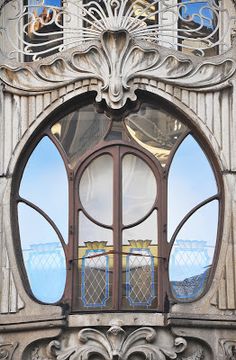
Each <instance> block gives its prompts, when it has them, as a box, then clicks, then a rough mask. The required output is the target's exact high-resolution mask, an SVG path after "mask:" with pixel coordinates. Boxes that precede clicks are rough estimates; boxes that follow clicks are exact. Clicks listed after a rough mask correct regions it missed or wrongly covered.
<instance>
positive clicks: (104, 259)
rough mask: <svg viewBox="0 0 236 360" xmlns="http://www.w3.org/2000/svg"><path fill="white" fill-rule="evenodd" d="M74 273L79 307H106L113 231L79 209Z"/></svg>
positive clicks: (110, 286)
mask: <svg viewBox="0 0 236 360" xmlns="http://www.w3.org/2000/svg"><path fill="white" fill-rule="evenodd" d="M78 244H79V246H78V273H79V280H80V282H81V286H80V289H78V290H79V297H80V303H81V306H82V307H85V308H94V309H97V308H99V307H101V308H104V307H106V308H107V307H108V308H109V307H110V306H111V297H112V273H113V255H112V254H109V252H112V250H113V232H112V230H109V229H105V228H103V227H101V226H98V225H96V224H94V223H93V222H92V221H90V220H89V219H88V218H87V217H86V216H85V215H84V214H83V213H82V211H80V212H79V238H78Z"/></svg>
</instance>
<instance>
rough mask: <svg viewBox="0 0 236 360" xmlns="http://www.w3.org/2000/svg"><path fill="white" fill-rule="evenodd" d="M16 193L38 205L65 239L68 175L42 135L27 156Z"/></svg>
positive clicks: (66, 230) (61, 161)
mask: <svg viewBox="0 0 236 360" xmlns="http://www.w3.org/2000/svg"><path fill="white" fill-rule="evenodd" d="M20 196H21V197H23V198H25V199H26V200H29V201H30V202H32V203H34V204H35V205H37V206H38V207H39V208H41V209H42V210H43V211H44V212H45V213H46V214H47V215H48V216H49V217H50V218H51V219H52V220H53V221H54V222H55V224H56V226H57V227H58V228H59V230H60V232H61V233H62V236H63V238H64V240H65V242H67V239H68V179H67V173H66V170H65V165H64V162H63V160H62V158H61V155H60V153H59V152H58V150H57V148H56V147H55V146H54V144H53V143H52V142H51V141H50V140H49V138H48V137H44V138H43V139H42V140H41V141H40V142H39V144H38V145H37V146H36V148H35V149H34V151H33V153H32V155H31V156H30V158H29V160H28V162H27V164H26V167H25V170H24V173H23V177H22V180H21V184H20Z"/></svg>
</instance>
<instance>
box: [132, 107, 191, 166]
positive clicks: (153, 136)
mask: <svg viewBox="0 0 236 360" xmlns="http://www.w3.org/2000/svg"><path fill="white" fill-rule="evenodd" d="M125 124H126V126H127V129H128V131H129V133H130V135H131V136H132V138H133V139H134V140H135V141H137V143H138V144H139V145H141V146H142V147H144V149H146V150H148V151H149V152H150V153H151V154H153V155H154V156H155V157H156V158H157V159H158V160H159V161H160V163H161V165H162V166H165V165H166V163H167V161H168V157H169V154H170V152H171V149H172V148H173V146H174V145H175V143H176V142H177V141H178V139H179V137H180V136H181V135H182V134H183V133H184V132H185V131H186V130H187V128H186V126H185V125H183V124H182V123H181V122H180V121H178V120H176V118H175V117H173V116H172V115H171V114H169V113H167V112H166V111H164V110H161V109H158V110H157V109H155V108H152V107H151V106H148V105H146V104H143V105H142V106H141V109H140V111H139V112H138V113H136V114H130V115H129V116H128V117H127V118H126V120H125Z"/></svg>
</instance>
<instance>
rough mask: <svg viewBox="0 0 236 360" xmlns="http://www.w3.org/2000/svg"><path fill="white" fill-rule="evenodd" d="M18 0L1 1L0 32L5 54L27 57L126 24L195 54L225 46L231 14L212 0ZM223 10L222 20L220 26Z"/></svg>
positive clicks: (137, 34) (138, 35) (136, 34)
mask: <svg viewBox="0 0 236 360" xmlns="http://www.w3.org/2000/svg"><path fill="white" fill-rule="evenodd" d="M23 3H24V2H23V1H22V0H5V1H3V5H2V6H1V7H0V33H1V35H2V40H3V43H7V44H9V45H10V46H7V48H6V53H5V56H7V57H8V58H11V59H17V60H22V59H23V60H27V61H32V60H33V61H34V60H37V59H40V58H42V57H45V56H48V55H52V54H54V53H55V52H58V51H59V52H60V51H62V50H64V49H68V48H72V47H76V46H78V45H79V44H82V43H86V42H90V41H96V40H98V39H99V38H100V37H101V34H102V33H104V32H105V31H107V30H108V31H117V30H126V31H127V32H129V34H130V35H131V37H132V38H133V39H136V40H142V41H143V40H144V41H148V42H150V43H156V44H158V45H161V46H165V47H167V48H172V49H175V50H177V49H186V50H188V51H191V52H193V53H195V54H196V55H204V54H205V53H206V54H207V55H212V54H213V53H214V52H213V53H212V52H209V49H216V48H217V47H218V46H219V47H220V49H221V51H224V50H227V45H226V43H225V41H224V39H225V37H226V35H227V34H228V31H229V28H230V24H231V21H233V20H234V18H233V17H232V16H231V15H230V14H229V13H228V11H227V9H225V8H223V7H222V6H221V5H220V2H218V1H215V0H183V1H176V0H167V1H166V0H150V1H148V0H96V1H95V0H88V1H83V0H54V1H48V0H28V2H27V4H26V5H23ZM52 3H53V5H51V4H52ZM49 4H50V5H49ZM222 14H223V16H224V24H225V25H226V24H227V26H226V27H225V29H224V31H219V24H220V17H221V16H222ZM9 49H10V50H9ZM8 50H9V51H8ZM3 52H4V51H3Z"/></svg>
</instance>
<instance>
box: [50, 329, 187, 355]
mask: <svg viewBox="0 0 236 360" xmlns="http://www.w3.org/2000/svg"><path fill="white" fill-rule="evenodd" d="M78 340H79V344H78V346H74V347H71V348H69V349H63V350H62V349H60V345H59V343H58V342H52V343H50V344H49V347H48V349H49V356H50V354H51V356H54V357H56V359H57V360H77V359H80V360H88V359H89V358H90V357H91V356H94V355H97V356H98V357H99V358H102V359H104V360H121V359H122V360H128V359H129V358H131V357H132V356H133V355H134V356H135V355H137V354H139V355H141V356H142V357H143V358H144V359H147V360H152V359H155V360H167V359H176V358H177V354H178V353H181V352H183V351H184V350H185V348H186V346H187V343H186V341H185V340H184V339H182V338H176V339H175V341H174V344H175V345H174V346H173V345H171V344H170V346H169V348H165V347H162V346H158V345H157V344H156V343H154V341H156V331H155V330H154V329H152V328H149V327H143V328H139V329H137V330H135V331H133V332H132V333H131V334H129V335H127V334H126V332H125V331H124V330H123V329H122V327H121V326H120V325H119V324H113V325H112V326H111V328H110V329H109V330H108V331H107V333H106V335H105V334H103V333H102V332H101V331H98V330H95V329H90V328H87V329H83V330H81V331H80V332H79V334H78ZM151 343H153V344H151Z"/></svg>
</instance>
